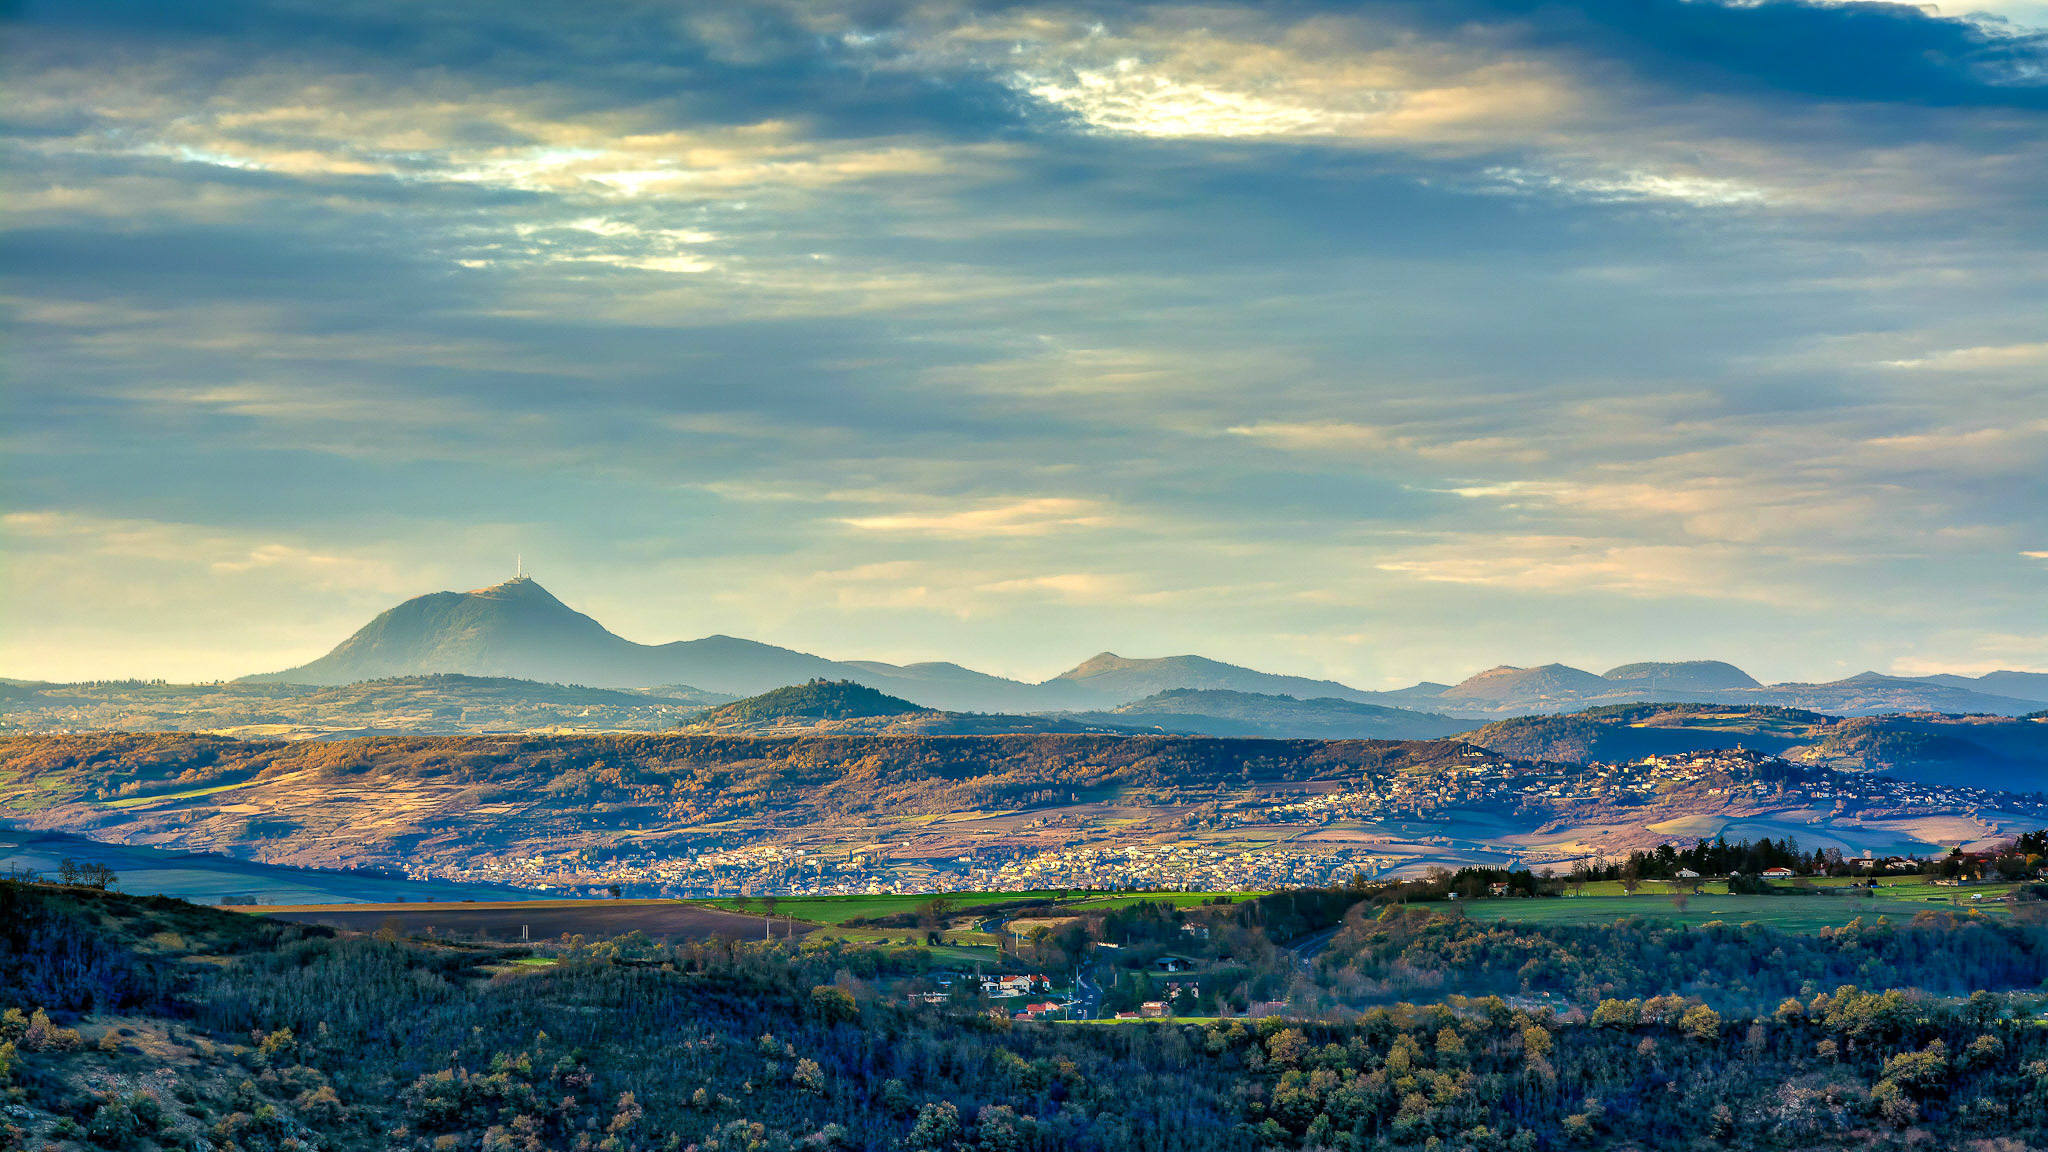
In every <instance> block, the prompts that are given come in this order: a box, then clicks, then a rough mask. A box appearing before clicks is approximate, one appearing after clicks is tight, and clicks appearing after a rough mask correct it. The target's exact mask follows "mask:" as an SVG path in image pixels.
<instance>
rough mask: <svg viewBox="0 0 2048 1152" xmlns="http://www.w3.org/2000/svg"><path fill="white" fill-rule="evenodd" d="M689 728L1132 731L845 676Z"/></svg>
mask: <svg viewBox="0 0 2048 1152" xmlns="http://www.w3.org/2000/svg"><path fill="white" fill-rule="evenodd" d="M684 728H685V730H687V731H690V732H716V733H718V734H720V735H726V736H738V735H746V736H791V735H811V736H816V735H824V734H828V733H830V734H834V735H889V736H996V735H1011V734H1023V733H1098V734H1125V735H1130V734H1135V733H1136V732H1138V731H1139V729H1138V728H1137V727H1136V726H1134V725H1128V724H1126V725H1123V726H1118V725H1115V724H1111V723H1101V722H1096V721H1095V720H1093V719H1092V718H1090V717H1086V716H1072V715H1066V714H1060V713H1053V714H1049V715H1044V716H1012V715H1007V714H1005V713H1001V712H994V713H988V712H948V711H944V710H942V709H937V708H925V707H922V706H920V705H917V704H913V703H911V702H910V701H908V700H904V699H900V698H898V697H895V696H891V695H888V694H887V693H885V692H881V691H878V690H876V689H874V688H870V687H868V686H867V685H865V684H857V683H855V682H853V681H851V680H813V681H810V682H809V683H806V684H792V685H790V686H789V687H787V688H775V689H771V690H769V691H767V692H763V693H761V694H760V695H759V696H753V697H749V698H748V699H745V700H737V701H734V702H733V703H731V704H727V705H725V706H724V707H722V708H714V709H711V710H709V711H706V712H702V713H699V714H698V715H697V716H695V717H693V718H692V719H691V720H690V722H689V723H688V724H686V725H684Z"/></svg>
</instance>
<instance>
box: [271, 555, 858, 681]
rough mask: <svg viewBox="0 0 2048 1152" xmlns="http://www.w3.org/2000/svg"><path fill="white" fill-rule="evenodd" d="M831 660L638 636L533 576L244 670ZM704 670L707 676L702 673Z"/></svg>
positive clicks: (568, 668)
mask: <svg viewBox="0 0 2048 1152" xmlns="http://www.w3.org/2000/svg"><path fill="white" fill-rule="evenodd" d="M836 668H837V665H835V664H833V663H832V661H830V660H826V659H823V658H821V657H817V656H810V655H807V654H805V653H802V652H792V651H790V650H789V649H787V648H777V647H774V646H773V645H769V644H757V643H755V642H753V641H751V640H740V639H736V638H734V637H731V636H709V637H706V638H704V639H702V640H691V641H686V642H681V643H676V644H660V645H648V644H635V643H634V642H633V641H631V640H628V639H626V638H625V637H623V636H619V635H616V634H615V633H613V632H611V631H610V630H609V629H607V628H605V626H604V625H602V624H599V623H598V622H597V621H595V620H593V619H591V618H590V617H588V616H585V615H584V614H583V613H581V612H578V611H576V610H575V609H574V608H571V607H569V606H568V605H567V604H564V603H562V602H561V601H560V600H558V599H556V598H555V596H554V594H553V593H551V592H549V591H548V590H547V589H545V588H543V587H541V586H540V584H539V583H538V582H537V581H535V580H534V579H533V578H532V577H528V576H516V577H514V578H512V579H510V580H507V581H505V582H504V583H503V584H493V585H491V586H490V587H488V588H478V589H475V590H473V591H469V592H435V593H432V594H431V595H427V596H418V597H414V598H413V599H411V600H407V601H406V602H405V603H403V604H400V605H399V606H398V607H396V608H393V609H391V610H389V611H387V612H385V613H383V614H381V615H379V616H378V617H377V618H376V619H375V620H372V621H370V622H369V623H368V624H365V625H364V626H363V627H362V628H361V629H360V630H359V631H357V632H356V634H355V635H353V636H351V637H349V638H348V639H346V640H344V641H342V642H341V644H340V645H338V646H337V647H336V648H335V649H334V651H332V652H329V653H328V654H327V655H325V656H322V657H321V658H319V659H318V660H315V661H313V662H312V663H310V664H303V665H300V666H299V667H297V668H290V669H287V670H285V671H283V672H273V673H268V674H265V675H261V676H251V677H249V679H251V680H282V681H286V682H289V683H294V684H352V683H354V682H356V681H359V680H373V679H377V678H380V677H384V676H418V675H424V674H428V673H434V672H463V673H468V674H469V675H472V676H514V677H518V678H521V679H525V680H545V681H553V682H556V683H566V684H589V685H593V686H599V687H609V688H640V687H646V686H648V685H653V684H680V685H690V686H695V687H702V686H703V683H701V682H700V681H702V680H705V679H708V680H711V681H716V682H717V687H715V688H714V689H712V690H713V691H718V692H728V693H736V694H737V693H742V692H744V693H751V692H759V691H763V690H765V689H768V688H774V687H778V686H780V685H784V684H789V683H792V682H801V681H804V680H807V679H810V678H812V677H815V676H822V675H829V674H831V673H832V672H833V671H834V670H836ZM706 673H708V674H709V675H708V677H706V676H705V675H704V674H706Z"/></svg>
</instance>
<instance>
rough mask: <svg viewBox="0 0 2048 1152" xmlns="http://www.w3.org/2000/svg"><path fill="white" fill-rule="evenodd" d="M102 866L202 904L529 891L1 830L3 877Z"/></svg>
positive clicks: (125, 884) (144, 890) (126, 884)
mask: <svg viewBox="0 0 2048 1152" xmlns="http://www.w3.org/2000/svg"><path fill="white" fill-rule="evenodd" d="M67 858H68V859H72V860H77V861H79V862H81V863H87V864H104V865H106V866H107V867H109V868H112V869H113V870H114V871H115V873H116V874H118V875H119V877H120V879H119V880H118V881H116V882H115V885H114V886H115V887H116V888H117V889H119V890H120V891H123V892H132V893H135V894H136V895H138V896H148V895H154V894H162V895H165V896H175V897H177V898H178V899H180V900H190V901H192V902H194V903H197V904H217V903H219V902H220V900H221V898H222V897H224V896H240V897H247V898H252V899H256V900H262V901H266V902H268V903H271V904H361V903H377V902H384V901H394V900H414V901H417V900H445V901H455V900H462V899H465V898H470V899H477V900H522V899H526V898H528V893H526V892H524V891H522V890H520V889H515V888H500V887H496V886H488V885H482V884H450V883H444V882H442V881H438V880H407V879H404V878H402V877H388V876H379V875H371V874H365V873H362V872H342V871H325V870H319V869H311V868H287V867H279V866H277V865H273V864H257V863H254V862H253V861H248V860H236V859H232V858H230V857H227V856H214V855H207V854H203V853H196V852H167V851H164V850H163V849H160V848H145V847H141V846H139V845H133V844H106V843H102V842H100V841H97V840H88V839H86V838H85V837H83V836H70V835H66V834H64V833H61V832H32V831H28V830H26V829H10V828H0V872H5V871H6V870H8V869H12V868H18V869H26V870H28V871H33V872H38V873H42V874H44V875H54V874H55V873H56V871H57V868H58V865H59V864H60V863H61V862H62V861H63V860H65V859H67Z"/></svg>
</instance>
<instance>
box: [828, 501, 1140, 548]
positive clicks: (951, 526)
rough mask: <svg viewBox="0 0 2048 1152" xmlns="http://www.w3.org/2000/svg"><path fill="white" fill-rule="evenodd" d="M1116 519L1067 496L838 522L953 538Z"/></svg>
mask: <svg viewBox="0 0 2048 1152" xmlns="http://www.w3.org/2000/svg"><path fill="white" fill-rule="evenodd" d="M1114 522H1115V521H1114V519H1113V517H1112V516H1111V515H1110V514H1109V513H1108V511H1107V510H1106V509H1104V508H1103V506H1102V505H1101V504H1099V503H1097V502H1095V501H1092V500H1075V499H1069V498H1063V497H1039V498H1034V499H1028V500H1013V501H1008V502H1005V503H999V504H986V505H982V506H980V507H975V508H959V509H950V510H934V511H916V512H909V511H906V512H891V513H884V514H881V515H875V516H847V517H842V518H840V520H839V523H841V524H845V525H847V526H848V527H851V528H858V529H860V530H861V531H863V532H875V533H884V534H888V535H895V536H930V537H935V538H939V539H949V540H972V539H978V538H983V537H1001V536H1045V535H1049V534H1051V533H1055V532H1066V531H1071V530H1074V529H1080V528H1103V527H1107V526H1109V525H1110V524H1112V523H1114Z"/></svg>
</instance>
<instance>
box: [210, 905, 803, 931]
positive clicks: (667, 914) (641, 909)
mask: <svg viewBox="0 0 2048 1152" xmlns="http://www.w3.org/2000/svg"><path fill="white" fill-rule="evenodd" d="M235 911H238V912H248V913H251V914H254V915H260V916H270V917H273V918H275V919H279V920H297V921H300V922H302V923H307V924H324V925H326V926H328V927H331V928H346V929H351V930H354V931H358V932H372V931H376V930H377V929H379V928H384V927H390V928H392V929H395V930H396V931H398V932H400V933H404V934H406V935H425V934H428V933H429V932H431V933H432V934H434V935H437V936H454V937H461V938H465V939H487V940H505V941H511V940H520V939H523V938H528V937H530V938H532V939H534V940H547V939H553V938H558V937H561V936H565V935H567V936H583V937H584V938H586V939H589V940H604V939H609V938H611V937H613V936H623V935H625V934H626V933H628V932H634V931H638V932H644V933H646V934H647V935H649V936H652V937H655V938H657V939H671V940H674V939H707V938H711V937H725V938H731V939H760V938H762V937H764V936H766V935H767V934H768V932H769V931H770V926H769V924H768V922H767V921H766V920H764V919H763V918H761V917H759V916H742V915H737V914H734V913H729V912H720V911H717V910H715V909H711V908H701V907H698V906H696V905H694V904H685V903H682V902H680V901H675V900H516V901H515V900H506V901H495V902H489V903H459V904H414V903H405V904H355V905H348V906H345V907H334V906H331V905H299V906H277V905H265V906H259V907H253V908H237V909H235ZM772 930H773V932H774V934H775V935H776V936H777V937H778V938H780V937H783V936H802V935H804V934H805V933H807V932H810V931H812V930H813V929H812V926H811V925H808V924H792V923H789V922H786V921H776V922H775V923H774V925H773V926H772Z"/></svg>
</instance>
